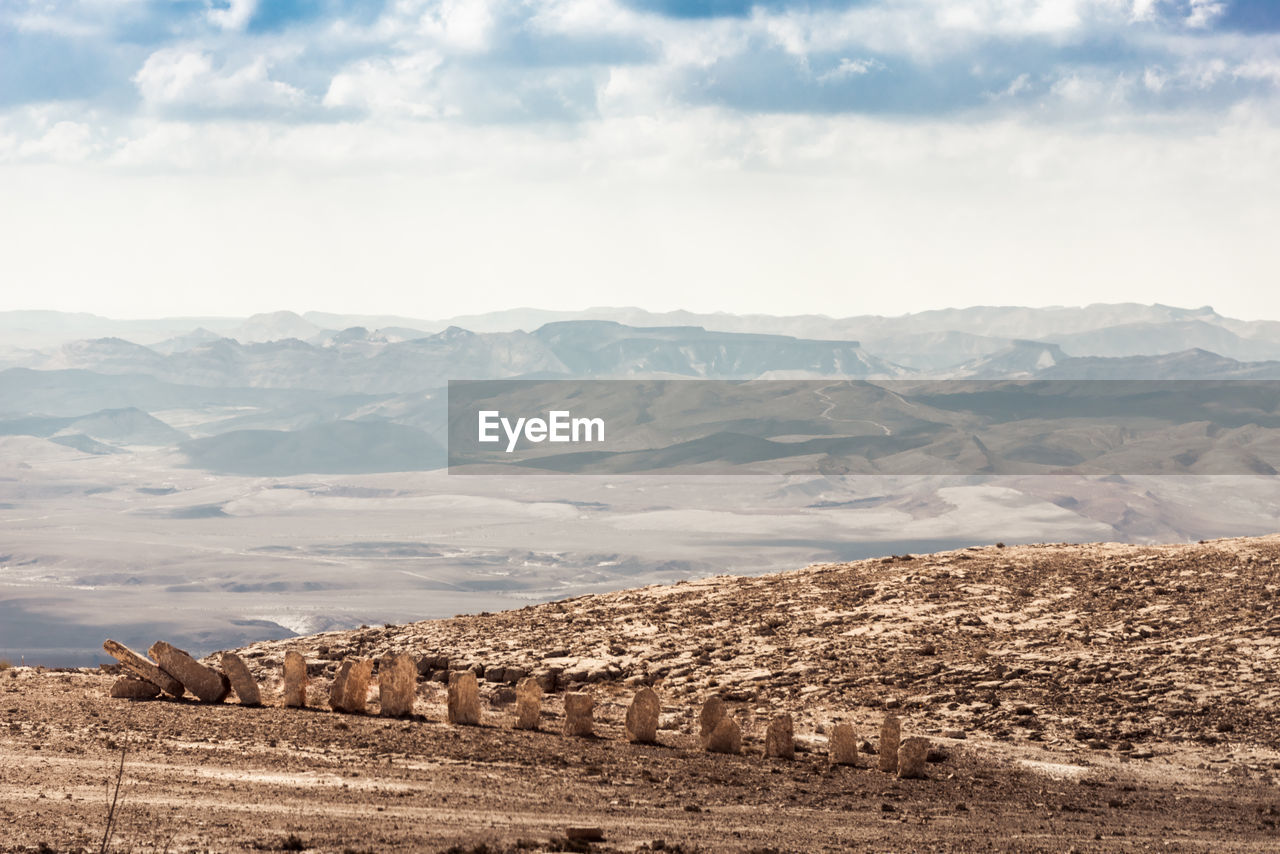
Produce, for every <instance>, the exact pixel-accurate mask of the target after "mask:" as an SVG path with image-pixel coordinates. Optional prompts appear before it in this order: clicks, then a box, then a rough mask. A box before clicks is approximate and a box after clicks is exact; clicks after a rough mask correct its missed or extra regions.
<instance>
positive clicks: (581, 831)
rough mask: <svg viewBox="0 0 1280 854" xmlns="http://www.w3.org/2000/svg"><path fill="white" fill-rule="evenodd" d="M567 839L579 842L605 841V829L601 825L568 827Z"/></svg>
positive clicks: (565, 834)
mask: <svg viewBox="0 0 1280 854" xmlns="http://www.w3.org/2000/svg"><path fill="white" fill-rule="evenodd" d="M564 836H565V838H566V839H572V840H575V841H579V842H604V829H603V828H600V827H566V828H565V829H564Z"/></svg>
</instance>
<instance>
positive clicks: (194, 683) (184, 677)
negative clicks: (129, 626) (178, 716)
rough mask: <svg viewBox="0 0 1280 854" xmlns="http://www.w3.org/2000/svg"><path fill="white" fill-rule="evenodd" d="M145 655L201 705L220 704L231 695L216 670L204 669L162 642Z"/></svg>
mask: <svg viewBox="0 0 1280 854" xmlns="http://www.w3.org/2000/svg"><path fill="white" fill-rule="evenodd" d="M147 654H148V655H150V656H151V657H152V658H154V659H155V660H156V661H157V662H159V663H160V668H161V669H162V670H164V672H165V673H168V674H169V675H170V676H172V677H173V678H174V679H177V680H178V681H179V682H181V683H182V684H183V687H185V688H186V689H187V690H188V691H190V692H191V693H192V694H195V695H196V696H197V697H199V698H200V701H201V702H202V703H221V702H222V701H223V700H225V699H226V698H227V694H229V693H231V682H230V681H229V680H228V679H227V677H226V676H224V675H223V674H221V673H219V672H218V671H216V670H213V669H211V668H208V667H205V666H204V665H203V664H201V663H200V662H198V661H196V660H195V659H194V658H192V657H191V656H190V655H188V654H187V653H186V652H184V651H183V650H180V649H178V648H177V647H176V646H174V645H173V644H169V643H165V642H164V641H156V642H155V643H153V644H152V645H151V649H149V650H147Z"/></svg>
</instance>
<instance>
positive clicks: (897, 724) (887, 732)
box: [880, 715, 902, 774]
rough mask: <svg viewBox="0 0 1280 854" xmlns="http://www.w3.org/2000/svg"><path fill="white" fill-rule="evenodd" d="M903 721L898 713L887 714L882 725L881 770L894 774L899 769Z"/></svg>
mask: <svg viewBox="0 0 1280 854" xmlns="http://www.w3.org/2000/svg"><path fill="white" fill-rule="evenodd" d="M901 734H902V722H901V721H899V720H898V716H897V715H885V716H884V723H882V724H881V725H880V770H881V771H887V772H889V773H890V774H892V773H893V772H894V771H897V770H898V739H899V738H900V737H901Z"/></svg>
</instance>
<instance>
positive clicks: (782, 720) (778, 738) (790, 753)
mask: <svg viewBox="0 0 1280 854" xmlns="http://www.w3.org/2000/svg"><path fill="white" fill-rule="evenodd" d="M764 755H765V756H768V757H776V758H778V759H795V758H796V737H795V729H794V725H793V724H792V722H791V715H787V714H782V715H778V716H777V717H775V718H774V719H773V720H772V721H770V722H769V728H768V729H767V730H765V734H764Z"/></svg>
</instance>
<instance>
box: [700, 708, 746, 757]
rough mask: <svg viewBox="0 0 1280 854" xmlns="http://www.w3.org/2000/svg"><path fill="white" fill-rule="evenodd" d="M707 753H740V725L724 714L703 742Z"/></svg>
mask: <svg viewBox="0 0 1280 854" xmlns="http://www.w3.org/2000/svg"><path fill="white" fill-rule="evenodd" d="M703 745H704V746H705V747H706V750H707V752H708V753H741V752H742V727H740V726H738V722H737V721H735V720H734V719H733V718H731V717H729V716H728V715H725V716H724V717H723V718H721V719H720V723H718V724H716V727H715V729H713V730H712V731H711V734H710V735H709V736H707V738H706V740H705V741H704V742H703Z"/></svg>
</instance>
